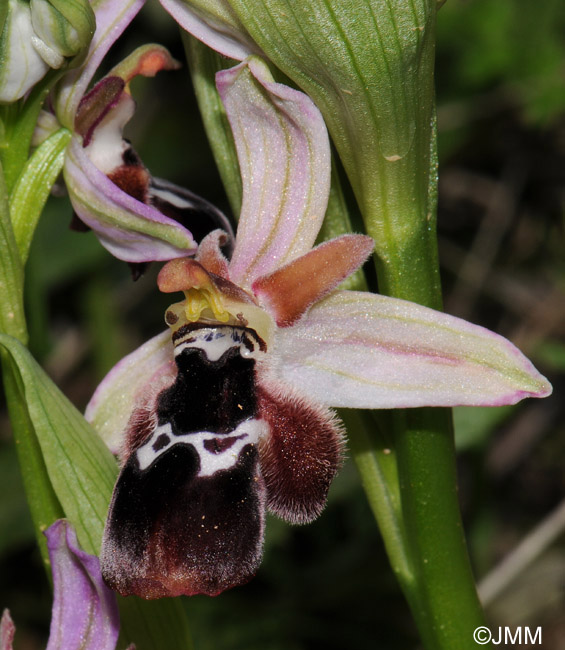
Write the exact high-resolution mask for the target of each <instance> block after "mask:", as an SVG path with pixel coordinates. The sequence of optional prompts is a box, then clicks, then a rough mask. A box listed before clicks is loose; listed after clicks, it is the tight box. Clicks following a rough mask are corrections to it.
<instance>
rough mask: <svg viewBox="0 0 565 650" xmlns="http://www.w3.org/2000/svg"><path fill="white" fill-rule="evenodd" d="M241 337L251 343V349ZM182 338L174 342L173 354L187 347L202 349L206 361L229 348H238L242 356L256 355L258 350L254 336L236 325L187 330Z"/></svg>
mask: <svg viewBox="0 0 565 650" xmlns="http://www.w3.org/2000/svg"><path fill="white" fill-rule="evenodd" d="M243 337H245V340H246V342H248V343H251V345H252V346H253V349H252V350H250V349H249V348H248V346H247V345H245V343H244V342H243ZM184 338H188V339H192V340H188V341H186V340H183V339H184ZM183 339H180V340H179V341H178V342H177V343H175V356H177V355H178V354H181V352H183V350H186V349H187V348H197V349H198V350H203V351H204V353H205V354H206V357H207V358H208V361H218V359H219V358H220V357H221V356H222V355H223V354H225V353H226V352H227V351H228V350H230V349H231V348H239V353H240V355H241V356H242V357H244V358H251V357H257V353H258V352H260V347H259V343H258V341H256V340H255V337H254V336H251V335H249V334H247V333H246V332H245V330H242V329H240V328H237V327H230V326H227V327H221V326H220V327H202V328H200V329H196V330H191V331H190V332H187V334H186V337H183Z"/></svg>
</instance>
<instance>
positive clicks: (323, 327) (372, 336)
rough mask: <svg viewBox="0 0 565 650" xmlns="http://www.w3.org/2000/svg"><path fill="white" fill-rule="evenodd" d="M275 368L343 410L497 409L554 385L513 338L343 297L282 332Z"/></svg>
mask: <svg viewBox="0 0 565 650" xmlns="http://www.w3.org/2000/svg"><path fill="white" fill-rule="evenodd" d="M275 355H276V356H277V366H276V372H277V374H279V376H282V378H283V379H284V380H285V381H287V382H289V383H291V384H292V385H294V386H296V387H297V388H299V389H300V390H302V391H303V392H304V393H305V394H306V395H308V396H309V397H311V398H314V399H316V400H319V401H320V402H322V403H324V404H327V405H330V406H337V407H352V408H407V407H416V406H458V405H467V406H471V405H479V406H500V405H503V404H514V403H516V402H518V401H519V400H521V399H523V398H524V397H545V396H546V395H549V394H550V392H551V386H550V384H549V383H548V382H547V380H546V379H545V378H544V377H542V376H541V375H540V374H539V373H538V372H537V370H536V369H535V368H534V366H533V365H532V364H531V363H530V361H528V359H526V357H525V356H524V355H523V354H522V353H521V352H520V351H519V350H518V349H517V348H516V347H514V346H513V345H512V344H511V343H510V342H509V341H507V340H506V339H504V338H503V337H501V336H499V335H497V334H494V333H493V332H490V331H488V330H486V329H484V328H482V327H479V326H477V325H473V324H472V323H468V322H466V321H463V320H461V319H459V318H455V317H454V316H449V315H447V314H443V313H441V312H437V311H435V310H433V309H429V308H427V307H422V306H420V305H417V304H415V303H411V302H407V301H404V300H398V299H395V298H389V297H386V296H379V295H375V294H369V293H362V292H355V291H337V292H335V293H333V294H332V295H330V296H329V297H328V298H326V299H325V300H323V301H321V302H319V303H318V304H316V305H314V307H312V308H311V309H310V311H309V312H308V313H307V315H306V316H305V317H304V318H303V319H302V320H301V321H299V322H298V323H297V324H296V325H294V326H293V327H289V328H284V329H280V330H278V332H277V348H276V350H275Z"/></svg>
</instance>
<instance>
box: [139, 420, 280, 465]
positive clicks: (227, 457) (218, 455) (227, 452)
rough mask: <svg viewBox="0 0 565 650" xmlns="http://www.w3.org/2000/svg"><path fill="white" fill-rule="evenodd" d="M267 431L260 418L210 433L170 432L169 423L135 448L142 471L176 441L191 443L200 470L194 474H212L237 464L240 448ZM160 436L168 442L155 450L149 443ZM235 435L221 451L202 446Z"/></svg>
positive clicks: (251, 442) (151, 443) (157, 429)
mask: <svg viewBox="0 0 565 650" xmlns="http://www.w3.org/2000/svg"><path fill="white" fill-rule="evenodd" d="M267 430H268V426H267V423H266V422H265V421H264V420H256V419H255V418H252V419H250V420H245V422H241V423H240V424H238V426H237V427H236V428H235V429H234V430H233V431H232V432H230V433H222V434H218V433H214V432H213V431H197V432H193V433H185V434H184V435H180V436H177V435H174V434H173V432H172V429H171V425H170V423H169V422H167V423H165V424H162V425H161V426H159V427H157V428H156V429H155V431H154V432H153V435H152V436H151V438H150V439H149V440H148V441H147V442H146V443H144V444H143V445H142V446H141V447H139V449H137V450H136V451H135V453H136V454H137V461H138V463H139V468H140V469H141V470H142V471H143V470H146V469H147V468H148V467H149V466H150V465H151V464H152V463H154V462H155V460H157V458H158V457H159V456H160V455H161V454H163V453H165V451H167V450H168V449H170V448H171V447H172V446H173V445H175V444H177V443H180V442H182V443H187V444H191V445H192V446H193V447H194V449H195V450H196V453H197V454H198V456H199V458H200V471H199V472H198V474H197V476H202V477H203V476H213V475H214V474H215V473H216V472H219V471H221V470H225V469H230V468H231V467H233V466H234V465H235V464H236V463H237V459H238V457H239V453H240V451H241V450H242V449H243V448H244V447H245V446H246V445H255V444H257V443H258V442H259V439H260V438H261V436H263V435H265V433H266V432H267ZM160 436H167V437H168V438H169V441H168V442H166V444H162V446H161V448H160V449H157V450H155V449H154V448H153V445H154V444H155V442H156V441H157V440H158V438H159V437H160ZM229 438H237V439H236V440H234V442H233V444H232V445H231V446H230V447H228V448H227V449H224V450H221V451H216V452H214V451H209V450H208V449H206V447H205V443H206V442H213V441H214V440H216V439H219V440H227V439H229Z"/></svg>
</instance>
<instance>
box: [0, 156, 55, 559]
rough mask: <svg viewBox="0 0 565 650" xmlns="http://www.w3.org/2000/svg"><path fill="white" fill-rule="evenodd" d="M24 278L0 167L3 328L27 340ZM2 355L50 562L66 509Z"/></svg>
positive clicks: (19, 447) (27, 485)
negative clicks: (52, 531)
mask: <svg viewBox="0 0 565 650" xmlns="http://www.w3.org/2000/svg"><path fill="white" fill-rule="evenodd" d="M23 282H24V272H23V264H22V261H21V258H20V255H19V252H18V247H17V244H16V239H15V236H14V232H13V230H12V223H11V221H10V214H9V203H8V196H7V192H6V185H5V183H4V175H3V174H2V169H1V167H0V289H1V293H2V300H1V301H0V302H1V307H0V332H2V333H5V334H9V335H10V336H13V337H14V338H16V339H18V340H19V341H21V342H22V343H24V344H25V343H26V342H27V338H28V336H27V328H26V322H25V315H24V307H23ZM1 359H2V380H3V384H4V391H5V394H6V402H7V405H8V412H9V415H10V421H11V423H12V429H13V432H14V440H15V443H16V452H17V455H18V461H19V465H20V468H21V472H22V478H23V482H24V489H25V491H26V496H27V500H28V503H29V505H30V510H31V516H32V519H33V522H34V528H35V532H36V537H37V543H38V545H39V549H40V552H41V557H42V559H43V562H44V563H45V565H46V566H47V565H48V562H49V558H48V553H47V541H46V539H45V536H44V535H43V531H44V530H45V528H46V526H48V525H49V524H50V523H52V522H53V521H55V519H58V518H59V517H61V516H63V511H62V508H61V506H60V504H59V501H58V499H57V497H56V495H55V493H54V491H53V488H52V486H51V482H50V480H49V477H48V475H47V469H46V467H45V462H44V461H43V456H42V453H41V449H40V447H39V443H38V441H37V438H36V436H35V431H34V429H33V425H32V423H31V421H30V418H29V414H28V412H27V409H26V407H25V400H24V396H23V391H22V387H21V385H20V383H19V382H18V378H17V373H15V372H14V367H13V365H12V363H11V361H10V359H9V356H8V355H7V354H6V352H5V351H4V350H2V353H1Z"/></svg>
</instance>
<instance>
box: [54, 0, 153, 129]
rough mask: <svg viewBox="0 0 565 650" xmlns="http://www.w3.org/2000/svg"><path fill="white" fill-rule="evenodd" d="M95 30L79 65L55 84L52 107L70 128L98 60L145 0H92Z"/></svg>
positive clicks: (72, 126)
mask: <svg viewBox="0 0 565 650" xmlns="http://www.w3.org/2000/svg"><path fill="white" fill-rule="evenodd" d="M91 4H92V8H93V10H94V13H95V15H96V31H95V32H94V36H93V38H92V41H91V43H90V48H89V50H88V54H87V55H86V58H85V61H84V63H83V64H82V66H81V67H80V68H77V69H76V70H71V71H69V72H68V73H67V74H66V75H65V76H64V77H63V79H62V80H61V83H60V84H59V85H58V86H57V93H56V98H55V110H56V113H57V117H58V118H59V121H60V122H61V124H62V125H63V126H66V127H67V128H68V129H71V130H73V128H74V119H75V114H76V111H77V108H78V105H79V102H80V100H81V99H82V96H83V95H84V93H85V92H86V89H87V87H88V84H89V83H90V80H91V79H92V77H93V76H94V73H95V72H96V70H97V68H98V66H99V65H100V62H101V61H102V59H103V58H104V56H105V55H106V53H107V52H108V50H109V49H110V47H111V46H112V45H113V43H114V42H115V41H116V40H117V39H118V38H119V36H120V35H121V34H122V32H123V31H124V29H125V28H126V27H127V26H128V25H129V23H130V22H131V21H132V20H133V18H134V17H135V15H136V14H137V12H138V11H139V10H140V9H141V7H142V6H143V5H144V4H145V0H92V3H91Z"/></svg>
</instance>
